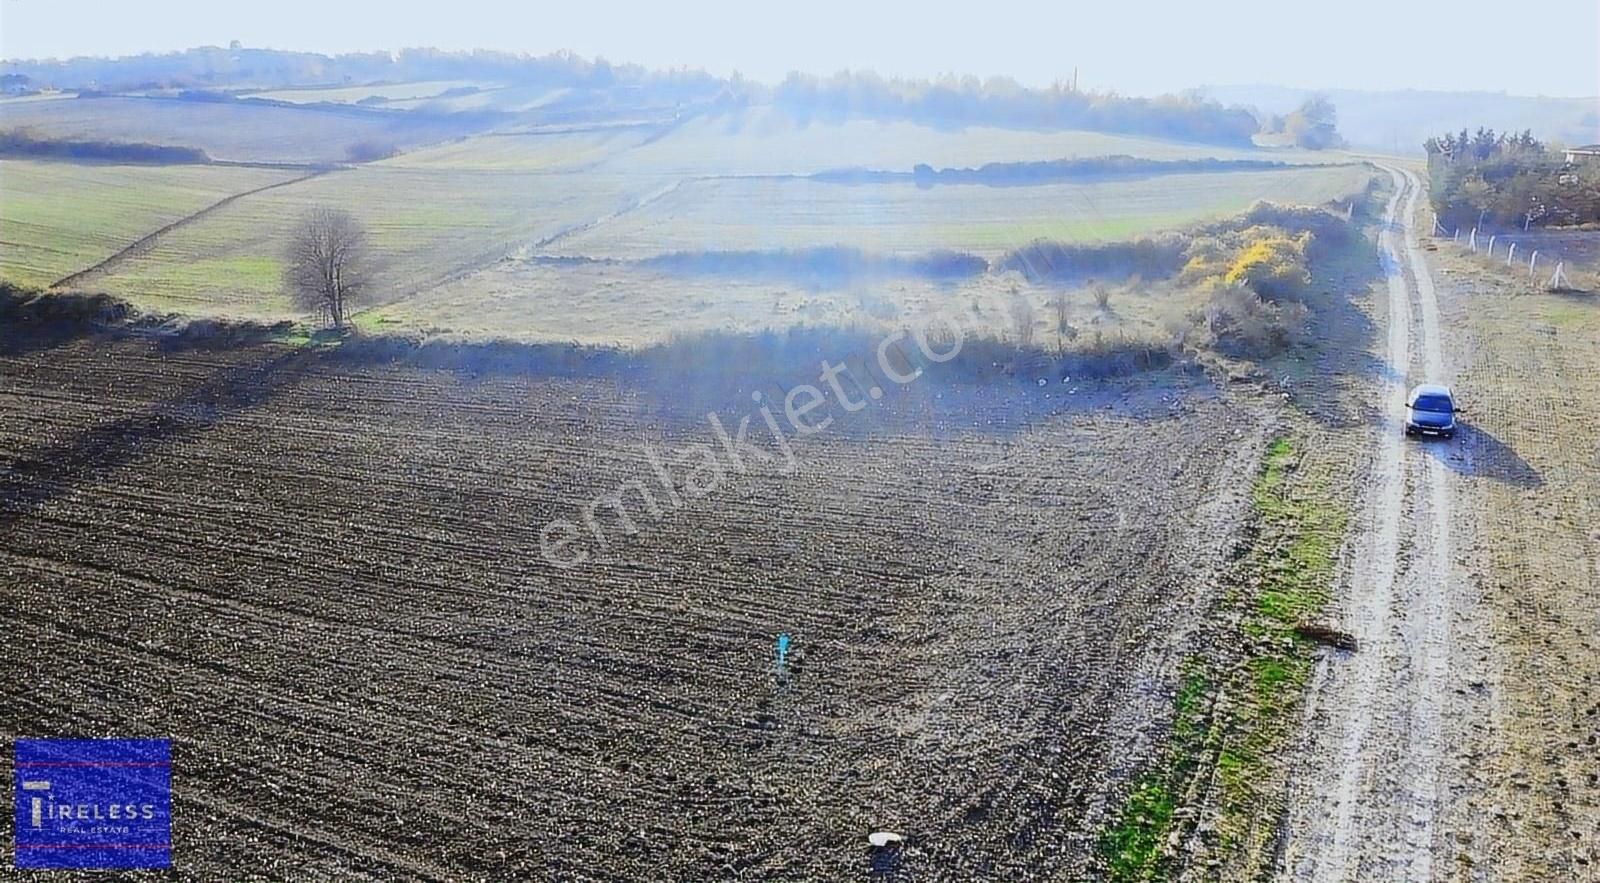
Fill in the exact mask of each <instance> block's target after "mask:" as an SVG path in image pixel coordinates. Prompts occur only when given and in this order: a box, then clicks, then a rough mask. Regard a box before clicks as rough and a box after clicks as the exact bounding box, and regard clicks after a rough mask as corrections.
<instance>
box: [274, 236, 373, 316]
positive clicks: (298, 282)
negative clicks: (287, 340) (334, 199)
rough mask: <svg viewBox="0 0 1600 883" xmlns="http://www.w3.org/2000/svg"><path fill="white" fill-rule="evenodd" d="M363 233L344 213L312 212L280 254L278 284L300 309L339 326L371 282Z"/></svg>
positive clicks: (371, 272) (365, 239)
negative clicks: (279, 278) (280, 280)
mask: <svg viewBox="0 0 1600 883" xmlns="http://www.w3.org/2000/svg"><path fill="white" fill-rule="evenodd" d="M372 275H373V262H372V254H371V252H370V251H369V250H368V248H367V231H366V230H365V229H363V228H362V226H361V223H360V222H359V221H357V220H356V219H355V218H354V217H353V216H352V215H351V214H350V213H349V212H347V211H343V210H341V209H335V208H317V209H312V210H311V211H309V212H307V213H306V214H305V216H304V217H302V218H301V219H300V224H299V226H298V227H296V228H295V231H294V236H293V237H292V238H291V239H290V240H289V248H288V250H287V252H286V253H285V255H284V267H283V284H284V287H285V288H287V289H288V290H289V297H290V299H291V300H292V301H293V302H294V304H295V305H296V306H298V307H300V308H302V309H307V310H315V311H317V313H318V315H319V316H322V317H324V318H326V319H327V320H328V321H329V322H331V323H332V324H333V327H335V328H343V327H344V324H345V320H346V318H347V317H348V314H349V309H350V307H351V305H352V304H355V303H359V302H360V300H361V299H362V297H363V296H365V295H366V293H367V290H368V288H369V287H370V286H371V284H372Z"/></svg>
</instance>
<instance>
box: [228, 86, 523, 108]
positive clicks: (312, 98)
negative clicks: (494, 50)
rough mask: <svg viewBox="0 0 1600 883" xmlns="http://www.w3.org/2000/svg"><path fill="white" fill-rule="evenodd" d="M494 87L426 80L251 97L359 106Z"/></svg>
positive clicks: (271, 92)
mask: <svg viewBox="0 0 1600 883" xmlns="http://www.w3.org/2000/svg"><path fill="white" fill-rule="evenodd" d="M490 85H492V84H486V83H480V82H478V81H476V80H423V81H420V82H414V83H375V84H372V85H368V86H338V87H335V88H330V89H273V90H268V91H266V92H252V93H250V97H251V98H269V99H272V100H273V101H288V102H291V103H294V104H315V103H318V102H324V101H327V102H335V103H340V104H355V103H357V102H359V101H361V100H362V99H365V98H383V99H385V100H386V101H409V100H415V99H428V98H432V97H434V96H436V95H438V94H440V93H441V92H447V91H449V90H451V89H460V88H465V87H468V86H472V87H483V86H490Z"/></svg>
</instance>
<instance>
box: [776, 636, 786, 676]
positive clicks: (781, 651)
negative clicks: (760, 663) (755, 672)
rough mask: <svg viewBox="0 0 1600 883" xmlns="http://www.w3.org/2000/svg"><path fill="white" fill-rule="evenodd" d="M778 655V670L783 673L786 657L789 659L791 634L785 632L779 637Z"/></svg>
mask: <svg viewBox="0 0 1600 883" xmlns="http://www.w3.org/2000/svg"><path fill="white" fill-rule="evenodd" d="M777 654H778V670H779V671H782V670H783V660H784V658H785V657H787V656H788V655H789V633H788V632H784V633H783V634H780V635H778V646H777Z"/></svg>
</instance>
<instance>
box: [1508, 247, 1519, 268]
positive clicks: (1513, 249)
mask: <svg viewBox="0 0 1600 883" xmlns="http://www.w3.org/2000/svg"><path fill="white" fill-rule="evenodd" d="M1516 256H1517V244H1516V243H1515V242H1513V243H1511V248H1510V249H1509V250H1508V251H1507V252H1506V266H1508V267H1509V266H1511V259H1512V258H1514V257H1516Z"/></svg>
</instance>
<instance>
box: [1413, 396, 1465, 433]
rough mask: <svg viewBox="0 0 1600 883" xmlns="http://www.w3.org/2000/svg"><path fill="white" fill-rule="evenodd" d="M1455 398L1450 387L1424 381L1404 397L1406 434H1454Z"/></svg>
mask: <svg viewBox="0 0 1600 883" xmlns="http://www.w3.org/2000/svg"><path fill="white" fill-rule="evenodd" d="M1457 413H1459V409H1457V408H1456V398H1455V396H1454V395H1453V394H1452V393H1451V392H1450V387H1448V386H1439V385H1438V384H1433V383H1424V384H1423V385H1421V386H1419V387H1417V388H1416V389H1413V390H1412V391H1411V395H1409V396H1407V397H1406V435H1437V436H1439V437H1440V438H1449V437H1451V436H1453V435H1455V434H1456V414H1457Z"/></svg>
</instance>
